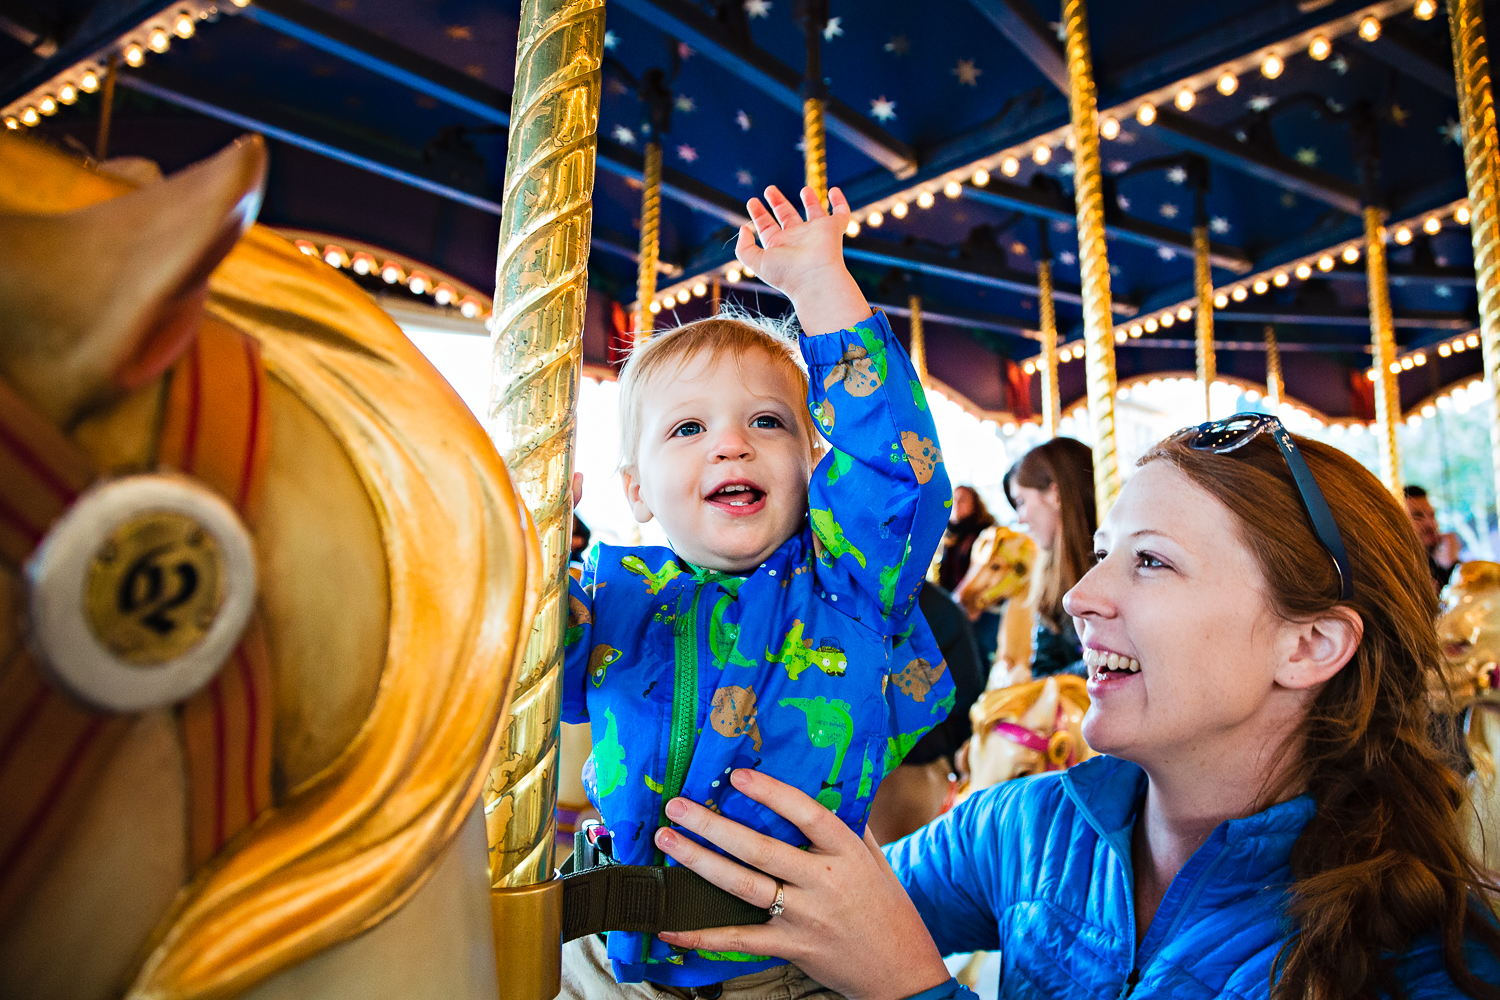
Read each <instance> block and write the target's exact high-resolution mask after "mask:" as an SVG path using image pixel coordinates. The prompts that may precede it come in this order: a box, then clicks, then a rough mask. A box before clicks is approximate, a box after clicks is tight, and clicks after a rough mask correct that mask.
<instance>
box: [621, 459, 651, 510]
mask: <svg viewBox="0 0 1500 1000" xmlns="http://www.w3.org/2000/svg"><path fill="white" fill-rule="evenodd" d="M620 480H621V481H622V482H623V483H624V484H625V502H626V503H628V504H630V512H631V513H632V514H634V515H635V519H636V520H637V521H639V522H640V523H641V524H645V523H646V522H647V521H649V520H651V518H652V517H654V516H655V515H653V514H652V513H651V508H650V507H648V506H646V501H645V500H643V499H641V481H640V479H638V478H637V477H636V474H635V470H634V469H621V470H620Z"/></svg>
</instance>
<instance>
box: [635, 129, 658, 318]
mask: <svg viewBox="0 0 1500 1000" xmlns="http://www.w3.org/2000/svg"><path fill="white" fill-rule="evenodd" d="M660 257H661V140H659V139H652V140H651V141H650V142H648V143H646V170H645V178H644V182H643V183H642V185H641V250H640V259H639V262H638V266H637V270H636V277H635V339H636V343H640V342H642V341H644V340H645V339H646V338H648V337H650V336H651V328H652V325H653V324H652V319H653V317H652V314H651V302H652V300H653V299H655V298H656V262H657V260H658V259H660Z"/></svg>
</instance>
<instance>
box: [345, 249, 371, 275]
mask: <svg viewBox="0 0 1500 1000" xmlns="http://www.w3.org/2000/svg"><path fill="white" fill-rule="evenodd" d="M349 266H350V267H351V268H353V269H354V273H355V274H369V273H370V272H371V271H373V270H374V269H375V258H374V257H371V256H370V255H369V254H367V253H357V254H355V255H354V260H352V261H350V262H349Z"/></svg>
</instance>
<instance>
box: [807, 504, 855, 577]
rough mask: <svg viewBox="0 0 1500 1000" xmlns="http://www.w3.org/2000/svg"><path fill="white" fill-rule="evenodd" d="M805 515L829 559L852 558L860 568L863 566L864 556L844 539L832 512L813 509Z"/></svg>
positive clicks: (842, 531)
mask: <svg viewBox="0 0 1500 1000" xmlns="http://www.w3.org/2000/svg"><path fill="white" fill-rule="evenodd" d="M807 513H808V515H809V516H810V517H811V518H812V526H813V533H814V534H816V535H817V536H818V540H819V541H821V542H822V543H823V548H824V549H825V550H826V551H827V552H828V555H829V558H830V559H839V558H840V557H842V556H853V557H854V561H855V562H857V563H859V564H860V565H861V566H863V565H864V564H865V554H864V553H863V552H861V551H859V549H857V548H855V547H854V543H853V542H851V541H849V539H847V538H845V537H844V529H843V528H842V527H840V526H839V523H838V522H837V521H835V520H834V519H833V511H831V510H818V509H816V508H814V509H813V510H810V511H808V512H807Z"/></svg>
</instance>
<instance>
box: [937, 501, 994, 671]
mask: <svg viewBox="0 0 1500 1000" xmlns="http://www.w3.org/2000/svg"><path fill="white" fill-rule="evenodd" d="M994 523H995V516H994V515H993V514H991V513H990V512H989V508H987V507H986V506H985V505H984V501H983V500H981V499H980V497H979V494H978V493H977V492H976V491H975V489H974V487H972V486H959V487H956V488H955V489H954V490H953V516H952V517H951V518H949V519H948V530H947V531H945V532H943V548H942V558H941V559H940V560H939V562H938V570H937V579H936V580H933V581H932V582H933V583H936V584H937V585H938V586H939V587H942V588H943V589H944V590H945V591H947V592H948V593H949V594H952V595H953V596H954V597H955V598H956V597H957V596H958V593H957V592H958V585H959V584H960V583H961V582H962V581H963V579H964V577H966V576H968V575H969V567H970V565H971V564H972V557H973V552H974V542H975V540H976V539H977V538H978V537H979V535H980V533H981V532H983V531H984V530H985V529H986V528H988V527H990V526H991V525H993V524H994ZM928 579H932V578H931V577H930V576H929V577H928ZM970 617H971V618H972V620H973V623H974V624H973V629H974V638H975V640H976V641H977V642H978V643H979V652H980V655H981V657H982V658H983V662H984V663H985V664H986V665H988V664H989V662H990V660H991V659H992V658H993V657H994V655H995V648H996V644H997V642H998V641H999V634H1000V612H999V610H998V609H995V608H985V609H984V610H983V611H980V612H979V614H978V616H977V617H976V616H974V615H972V614H971V615H970Z"/></svg>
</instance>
